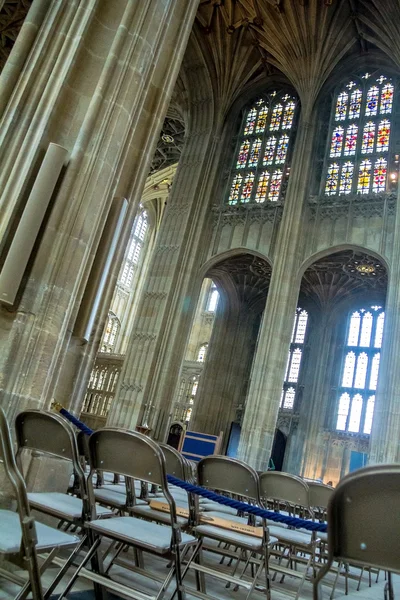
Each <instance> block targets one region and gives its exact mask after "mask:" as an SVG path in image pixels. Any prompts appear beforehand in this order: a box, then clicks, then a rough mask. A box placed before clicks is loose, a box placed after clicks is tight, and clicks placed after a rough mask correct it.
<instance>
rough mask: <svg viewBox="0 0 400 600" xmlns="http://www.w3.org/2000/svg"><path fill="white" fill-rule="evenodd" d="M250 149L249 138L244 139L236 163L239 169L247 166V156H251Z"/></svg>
mask: <svg viewBox="0 0 400 600" xmlns="http://www.w3.org/2000/svg"><path fill="white" fill-rule="evenodd" d="M249 150H250V142H249V140H244V141H243V142H242V144H241V146H240V150H239V155H238V159H237V163H236V168H237V169H242V168H243V167H245V166H246V163H247V158H248V156H249Z"/></svg>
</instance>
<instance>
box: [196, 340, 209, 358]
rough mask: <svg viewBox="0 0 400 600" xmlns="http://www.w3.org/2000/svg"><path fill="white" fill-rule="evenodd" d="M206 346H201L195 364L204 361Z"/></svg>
mask: <svg viewBox="0 0 400 600" xmlns="http://www.w3.org/2000/svg"><path fill="white" fill-rule="evenodd" d="M207 349H208V344H202V345H201V346H200V348H199V352H198V354H197V362H204V361H205V360H206V354H207Z"/></svg>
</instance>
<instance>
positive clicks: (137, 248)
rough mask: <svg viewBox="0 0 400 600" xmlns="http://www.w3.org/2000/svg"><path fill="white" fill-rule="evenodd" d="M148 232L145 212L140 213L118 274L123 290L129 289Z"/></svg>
mask: <svg viewBox="0 0 400 600" xmlns="http://www.w3.org/2000/svg"><path fill="white" fill-rule="evenodd" d="M147 230H148V217H147V213H146V211H142V212H141V213H140V214H139V215H138V216H137V217H136V219H135V222H134V224H133V228H132V235H131V239H130V241H129V243H128V250H127V252H126V255H125V260H124V262H123V263H122V267H121V270H120V273H119V279H118V283H119V284H120V285H122V286H123V287H124V288H131V286H132V283H133V280H134V276H135V273H136V272H137V268H138V265H139V261H140V256H141V252H142V249H143V245H144V242H145V238H146V234H147Z"/></svg>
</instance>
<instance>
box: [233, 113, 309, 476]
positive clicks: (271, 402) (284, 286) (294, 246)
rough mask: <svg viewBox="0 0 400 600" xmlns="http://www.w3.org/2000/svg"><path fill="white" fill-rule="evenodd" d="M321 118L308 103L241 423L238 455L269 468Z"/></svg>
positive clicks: (294, 309)
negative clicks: (316, 126) (309, 178)
mask: <svg viewBox="0 0 400 600" xmlns="http://www.w3.org/2000/svg"><path fill="white" fill-rule="evenodd" d="M316 121H317V119H316V118H315V115H314V110H309V111H308V110H307V107H306V106H305V105H304V104H303V107H302V114H301V118H300V123H299V127H298V131H297V138H296V144H295V149H294V154H293V161H292V166H291V174H290V181H289V185H288V190H287V193H286V197H285V205H284V211H283V216H282V221H281V224H280V227H279V232H278V239H277V245H276V251H275V252H274V263H273V268H272V277H271V283H270V287H269V292H268V298H267V304H266V307H265V313H264V318H263V322H262V326H261V331H260V336H259V342H258V347H257V352H256V356H255V358H254V364H253V371H252V379H251V382H250V387H249V392H248V398H247V402H246V408H245V414H244V419H243V425H242V434H241V438H240V444H239V458H241V459H242V460H244V461H246V462H248V463H249V464H251V465H252V466H253V467H254V468H256V469H259V470H263V469H266V467H267V466H268V461H269V458H270V455H271V450H272V444H273V440H274V434H275V426H276V421H277V417H278V411H279V402H280V397H281V392H282V384H283V380H284V376H285V368H286V362H287V353H288V348H289V344H290V337H291V333H292V329H293V319H294V315H295V311H296V306H297V300H298V296H299V289H300V278H299V266H300V262H301V257H302V244H303V243H304V240H303V237H304V229H303V223H304V220H303V214H304V211H305V203H306V200H307V198H308V193H309V188H308V176H307V174H308V173H310V171H311V165H312V149H313V143H314V137H315V123H316Z"/></svg>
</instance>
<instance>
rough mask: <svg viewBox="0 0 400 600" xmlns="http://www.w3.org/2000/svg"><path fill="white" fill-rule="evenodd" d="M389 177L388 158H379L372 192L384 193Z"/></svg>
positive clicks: (376, 162) (375, 167)
mask: <svg viewBox="0 0 400 600" xmlns="http://www.w3.org/2000/svg"><path fill="white" fill-rule="evenodd" d="M386 175H387V160H386V158H378V160H377V161H375V166H374V180H373V183H372V191H373V192H375V193H378V192H384V191H385V189H386Z"/></svg>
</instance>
